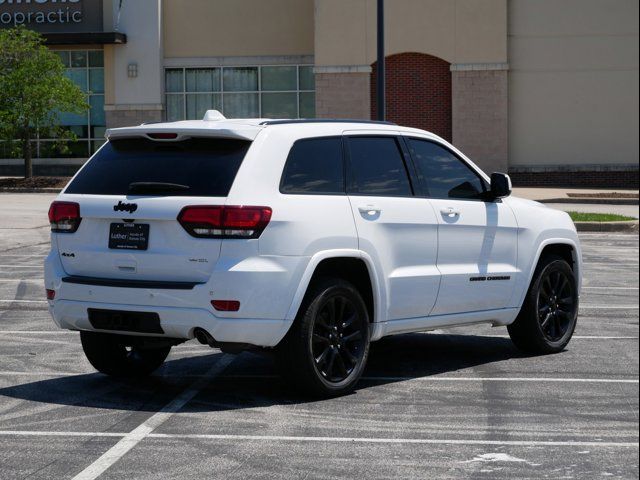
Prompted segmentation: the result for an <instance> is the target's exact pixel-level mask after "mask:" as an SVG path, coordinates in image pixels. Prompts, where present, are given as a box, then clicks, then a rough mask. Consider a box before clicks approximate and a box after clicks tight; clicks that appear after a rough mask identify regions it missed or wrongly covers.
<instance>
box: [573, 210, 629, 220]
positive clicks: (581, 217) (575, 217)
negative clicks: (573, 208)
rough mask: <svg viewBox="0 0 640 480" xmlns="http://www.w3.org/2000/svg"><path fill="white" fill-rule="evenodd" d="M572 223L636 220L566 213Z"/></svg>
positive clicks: (622, 216)
mask: <svg viewBox="0 0 640 480" xmlns="http://www.w3.org/2000/svg"><path fill="white" fill-rule="evenodd" d="M567 213H569V216H570V217H571V220H573V221H574V222H625V221H629V220H636V219H635V218H633V217H626V216H624V215H617V214H615V213H583V212H567Z"/></svg>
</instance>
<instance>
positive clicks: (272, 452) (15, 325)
mask: <svg viewBox="0 0 640 480" xmlns="http://www.w3.org/2000/svg"><path fill="white" fill-rule="evenodd" d="M0 198H1V199H2V200H3V210H4V213H3V214H1V215H0V478H1V479H14V478H27V477H28V478H71V477H74V476H78V477H77V478H96V477H97V476H98V475H100V474H101V477H100V478H158V477H167V478H176V477H179V478H202V477H208V478H265V477H268V478H367V479H369V478H434V477H438V478H442V477H444V478H508V479H510V478H554V479H556V478H576V479H584V478H638V236H637V235H614V234H583V235H581V240H582V244H583V248H584V260H585V272H584V289H583V292H582V299H581V308H580V318H579V321H578V327H577V331H576V334H575V337H574V339H573V341H572V342H571V343H570V344H569V347H568V349H567V350H566V351H565V352H563V353H561V354H557V355H552V356H538V357H527V356H524V355H522V354H521V353H519V352H518V351H517V350H515V348H514V347H513V346H512V345H511V342H510V340H509V339H508V337H507V335H506V329H504V328H495V329H492V328H491V327H488V326H478V327H466V328H455V329H449V330H446V331H439V332H435V333H430V334H412V335H401V336H396V337H391V338H387V339H384V340H382V341H380V342H378V343H376V344H374V345H373V347H372V353H371V357H370V361H369V365H368V367H367V370H366V372H365V377H364V379H363V380H362V381H361V383H360V384H359V388H358V389H357V391H356V392H355V393H354V394H352V395H349V396H346V397H342V398H338V399H333V400H324V401H309V400H306V399H304V398H300V397H298V396H296V395H295V394H293V393H291V392H289V391H287V389H286V388H285V386H284V385H283V383H282V382H281V380H280V378H279V377H278V375H277V372H276V370H275V368H274V364H273V360H272V358H270V357H269V356H268V355H265V354H257V353H243V354H240V355H237V356H232V355H228V354H222V353H221V352H219V351H217V350H213V349H210V348H208V347H203V346H200V345H199V344H196V343H195V342H188V343H185V344H183V345H181V346H178V347H176V348H174V349H173V351H172V353H171V355H170V357H169V359H168V361H167V362H166V363H165V365H164V366H163V367H162V368H161V369H160V370H159V371H158V372H157V373H156V374H155V375H154V376H152V377H150V378H148V379H145V380H143V381H127V380H113V379H110V378H108V377H105V376H103V375H100V374H97V373H95V371H94V370H93V369H92V368H91V366H90V365H89V363H88V362H87V361H86V360H85V358H84V355H83V353H82V349H81V347H80V342H79V338H78V334H77V333H74V332H67V331H60V330H57V329H56V328H55V326H54V324H53V322H52V321H51V319H50V318H49V314H48V312H47V310H46V302H45V301H44V292H43V285H42V266H41V265H42V261H43V258H44V256H45V254H46V252H47V250H48V238H49V231H48V230H49V227H48V225H47V220H46V208H47V206H48V203H49V201H50V199H51V198H52V196H50V195H27V194H23V195H9V194H7V195H0Z"/></svg>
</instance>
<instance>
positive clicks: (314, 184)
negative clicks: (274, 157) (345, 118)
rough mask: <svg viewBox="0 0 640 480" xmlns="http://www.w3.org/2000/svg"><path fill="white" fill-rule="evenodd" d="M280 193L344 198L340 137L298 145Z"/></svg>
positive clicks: (314, 139)
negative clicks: (339, 195)
mask: <svg viewBox="0 0 640 480" xmlns="http://www.w3.org/2000/svg"><path fill="white" fill-rule="evenodd" d="M280 191H281V192H282V193H301V194H304V193H324V194H332V193H333V194H344V168H343V163H342V140H341V139H340V137H327V138H307V139H304V140H298V141H297V142H296V143H294V144H293V147H291V151H290V152H289V157H288V158H287V164H286V165H285V167H284V172H283V173H282V181H281V183H280Z"/></svg>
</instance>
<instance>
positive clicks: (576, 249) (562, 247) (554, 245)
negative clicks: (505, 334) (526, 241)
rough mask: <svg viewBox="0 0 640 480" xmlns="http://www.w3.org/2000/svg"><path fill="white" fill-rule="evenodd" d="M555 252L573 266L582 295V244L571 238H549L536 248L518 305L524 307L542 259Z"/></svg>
mask: <svg viewBox="0 0 640 480" xmlns="http://www.w3.org/2000/svg"><path fill="white" fill-rule="evenodd" d="M548 253H551V254H555V255H559V256H560V257H562V258H564V259H565V260H567V263H569V265H570V266H571V268H572V270H573V272H574V274H575V276H576V281H577V283H578V296H579V295H580V290H581V287H582V254H581V250H580V245H579V244H578V243H577V242H576V241H574V240H573V239H570V238H548V239H545V240H543V241H541V242H540V243H539V244H538V248H537V250H536V254H535V256H534V257H533V261H532V262H531V265H530V266H529V269H528V271H527V276H526V282H525V283H524V288H521V291H520V295H519V299H518V303H517V305H518V307H519V308H522V304H523V302H524V298H525V296H526V294H527V291H529V287H530V286H531V281H532V280H533V274H534V272H535V271H536V268H537V267H538V264H539V263H540V259H541V258H542V256H543V255H545V254H548Z"/></svg>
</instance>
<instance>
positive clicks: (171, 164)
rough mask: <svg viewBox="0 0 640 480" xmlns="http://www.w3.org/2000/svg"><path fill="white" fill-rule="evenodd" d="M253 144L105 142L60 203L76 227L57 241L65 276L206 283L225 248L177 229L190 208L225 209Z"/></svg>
mask: <svg viewBox="0 0 640 480" xmlns="http://www.w3.org/2000/svg"><path fill="white" fill-rule="evenodd" d="M250 145H251V142H250V141H248V140H239V139H228V138H211V137H202V138H187V139H184V140H179V141H158V140H152V139H149V138H144V137H138V138H122V139H113V140H111V141H109V142H108V143H107V144H105V145H104V147H103V148H102V149H101V150H100V151H98V152H97V153H96V154H95V155H94V157H92V158H91V160H90V161H89V162H88V163H87V165H85V167H84V168H83V169H82V170H81V171H80V172H79V173H78V175H77V176H76V177H75V178H74V179H73V181H72V182H71V183H70V184H69V186H68V187H67V188H66V189H65V191H64V192H63V195H61V197H60V198H59V200H61V201H64V202H75V203H77V204H79V208H80V213H79V215H80V218H81V220H80V224H79V226H78V228H77V230H76V231H75V232H73V233H68V232H63V233H56V235H57V245H58V253H59V255H60V259H61V262H62V265H63V268H64V270H65V272H66V273H67V274H68V275H74V276H83V277H96V278H107V279H125V280H154V281H181V282H206V281H207V280H208V279H209V277H210V276H211V273H212V271H213V268H214V266H215V263H216V261H217V259H218V256H219V253H220V246H221V242H222V240H220V239H217V238H198V237H196V236H193V235H192V234H190V233H188V232H187V231H186V230H185V228H183V226H182V225H181V224H180V222H179V221H178V215H179V214H180V212H181V210H182V209H183V208H184V207H185V206H187V205H224V203H225V201H226V197H227V195H228V193H229V190H230V188H231V186H232V184H233V181H234V179H235V176H236V173H237V172H238V169H239V167H240V165H241V163H242V161H243V159H244V157H245V154H246V153H247V150H248V148H249V146H250Z"/></svg>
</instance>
